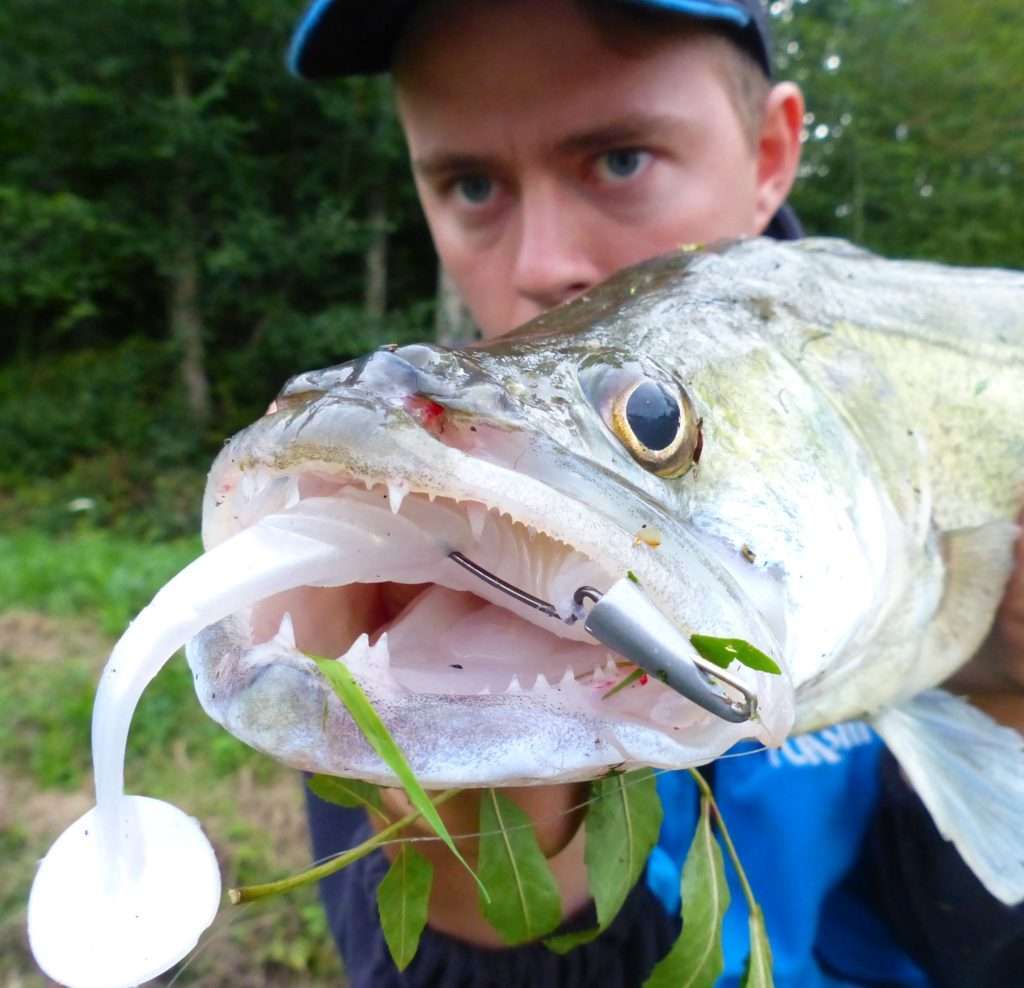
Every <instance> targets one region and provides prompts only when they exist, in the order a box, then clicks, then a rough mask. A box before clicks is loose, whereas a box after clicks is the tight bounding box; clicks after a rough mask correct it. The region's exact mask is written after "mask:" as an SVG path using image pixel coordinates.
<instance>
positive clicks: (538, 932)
mask: <svg viewBox="0 0 1024 988" xmlns="http://www.w3.org/2000/svg"><path fill="white" fill-rule="evenodd" d="M477 868H479V870H480V877H481V879H482V880H483V881H484V882H485V884H486V885H487V887H488V888H490V889H492V890H493V892H494V895H493V896H492V898H491V900H490V902H489V903H488V902H485V903H483V904H482V908H483V913H484V916H486V917H487V921H488V922H489V923H490V924H491V926H493V927H494V928H495V929H496V930H497V931H498V933H500V934H501V937H502V939H503V940H504V941H505V942H506V943H509V944H517V943H527V942H529V941H532V940H536V939H537V938H538V937H542V936H544V934H545V933H550V932H551V930H553V929H554V928H555V927H556V926H558V924H559V922H560V921H561V919H562V900H561V897H560V895H559V892H558V885H557V883H556V882H555V876H554V875H553V874H552V872H551V866H550V865H549V864H548V862H547V858H545V857H544V855H543V854H542V853H541V849H540V845H538V843H537V835H536V833H535V832H534V829H533V823H532V822H531V820H530V818H529V817H528V816H527V815H526V814H525V813H524V812H523V811H522V810H521V809H520V808H519V807H518V806H517V805H516V804H515V803H513V802H512V800H511V799H509V798H508V797H507V796H503V795H502V794H501V793H500V792H498V791H497V790H495V789H488V790H487V791H486V793H484V795H483V797H482V798H481V800H480V851H479V855H478V857H477Z"/></svg>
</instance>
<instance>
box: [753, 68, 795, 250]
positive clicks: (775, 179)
mask: <svg viewBox="0 0 1024 988" xmlns="http://www.w3.org/2000/svg"><path fill="white" fill-rule="evenodd" d="M803 123H804V96H803V93H801V92H800V87H799V86H797V85H796V83H794V82H780V83H779V84H778V85H776V86H773V87H772V90H771V92H770V93H769V94H768V99H767V100H766V101H765V108H764V115H763V117H762V121H761V134H760V137H759V138H758V144H757V199H756V201H755V210H756V214H755V215H756V221H757V224H758V226H757V229H759V230H763V229H764V228H765V227H766V226H767V225H768V224H769V223H770V222H771V218H772V217H773V216H774V215H775V212H776V210H778V208H779V207H780V206H781V205H782V204H783V203H784V202H785V201H786V196H788V195H789V190H790V189H791V188H792V187H793V181H794V180H795V179H796V170H797V166H798V165H799V164H800V131H801V129H802V128H803Z"/></svg>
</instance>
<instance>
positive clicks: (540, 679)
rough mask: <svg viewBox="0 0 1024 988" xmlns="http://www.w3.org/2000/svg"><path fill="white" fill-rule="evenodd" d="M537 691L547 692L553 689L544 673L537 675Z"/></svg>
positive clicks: (535, 686) (534, 686) (535, 685)
mask: <svg viewBox="0 0 1024 988" xmlns="http://www.w3.org/2000/svg"><path fill="white" fill-rule="evenodd" d="M533 688H534V689H535V690H542V691H547V690H549V689H551V684H550V683H549V682H548V677H547V676H545V675H544V673H542V672H540V673H537V681H536V682H535V683H534V684H533Z"/></svg>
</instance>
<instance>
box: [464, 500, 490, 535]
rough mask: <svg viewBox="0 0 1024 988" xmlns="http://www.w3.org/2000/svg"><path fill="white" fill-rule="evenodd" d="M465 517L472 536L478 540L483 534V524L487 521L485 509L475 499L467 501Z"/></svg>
mask: <svg viewBox="0 0 1024 988" xmlns="http://www.w3.org/2000/svg"><path fill="white" fill-rule="evenodd" d="M466 518H467V519H468V520H469V528H470V531H472V533H473V538H474V539H475V540H476V541H477V542H479V541H480V536H482V535H483V534H484V525H485V524H486V522H487V509H486V508H485V507H484V506H483V505H482V504H480V503H479V502H477V501H467V502H466Z"/></svg>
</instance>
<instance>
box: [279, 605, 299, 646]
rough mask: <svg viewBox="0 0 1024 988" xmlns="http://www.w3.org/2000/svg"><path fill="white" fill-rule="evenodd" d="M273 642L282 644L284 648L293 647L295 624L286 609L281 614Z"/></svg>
mask: <svg viewBox="0 0 1024 988" xmlns="http://www.w3.org/2000/svg"><path fill="white" fill-rule="evenodd" d="M274 642H275V643H276V644H278V645H284V647H285V648H295V624H294V622H293V621H292V616H291V614H290V613H289V612H288V611H285V612H284V614H283V615H282V616H281V624H280V625H279V626H278V629H277V634H276V635H274Z"/></svg>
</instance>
